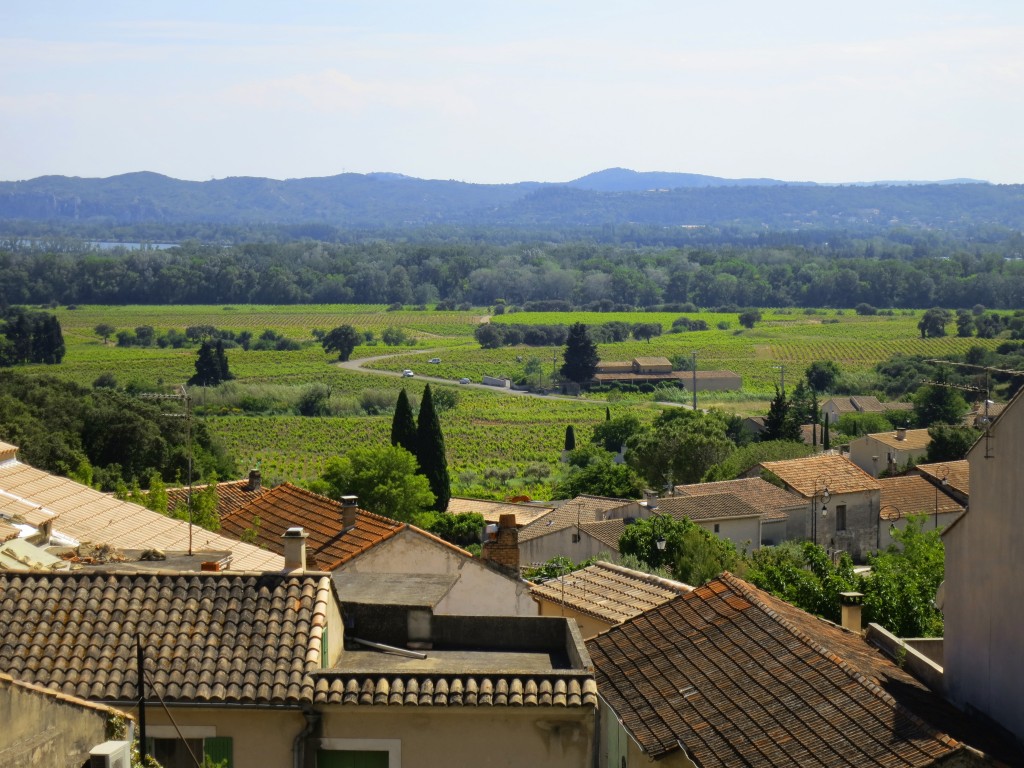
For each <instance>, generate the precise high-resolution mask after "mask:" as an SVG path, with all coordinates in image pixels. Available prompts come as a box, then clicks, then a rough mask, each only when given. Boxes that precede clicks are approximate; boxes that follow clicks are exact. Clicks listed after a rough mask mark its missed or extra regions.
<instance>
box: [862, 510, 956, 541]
mask: <svg viewBox="0 0 1024 768" xmlns="http://www.w3.org/2000/svg"><path fill="white" fill-rule="evenodd" d="M888 511H889V510H886V512H888ZM959 516H960V513H959V512H942V513H940V514H939V515H938V528H939V530H942V529H943V528H945V527H946V526H948V525H949V524H950V523H952V522H953V521H954V520H956V519H957V517H959ZM935 519H936V516H935V515H934V514H926V515H925V520H924V528H923V530H925V531H931V530H934V529H935V527H936V526H935ZM890 525H895V526H896V527H897V528H899V529H900V530H901V531H902V530H903V529H904V528H906V527H907V519H906V518H905V517H904V518H901V519H899V520H896V521H895V522H893V521H891V520H883V521H882V529H881V531H880V533H881V537H880V540H879V547H878V548H879V549H885V548H887V547H888V546H889V545H890V544H892V534H891V533H890V532H889V526H890Z"/></svg>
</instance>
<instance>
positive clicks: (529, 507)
mask: <svg viewBox="0 0 1024 768" xmlns="http://www.w3.org/2000/svg"><path fill="white" fill-rule="evenodd" d="M553 509H554V507H548V506H538V505H536V504H513V503H510V502H507V501H487V500H485V499H464V498H455V497H453V498H451V499H450V500H449V501H448V511H449V512H451V513H453V514H466V513H470V512H475V513H477V514H478V515H483V518H484V522H485V523H494V524H497V523H498V522H499V521H500V518H501V516H502V515H515V516H516V525H517V526H519V527H520V528H522V527H523V526H525V525H529V524H530V523H532V522H533V521H534V520H536V519H538V518H540V517H544V515H546V514H548V512H551V511H552V510H553Z"/></svg>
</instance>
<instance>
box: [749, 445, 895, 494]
mask: <svg viewBox="0 0 1024 768" xmlns="http://www.w3.org/2000/svg"><path fill="white" fill-rule="evenodd" d="M761 466H762V467H763V468H764V469H766V470H768V471H769V472H771V473H772V474H773V475H775V476H776V477H778V478H779V479H780V480H782V482H784V483H785V484H786V485H788V486H789V487H790V488H792V489H793V490H794V491H796V492H797V493H799V494H800V495H801V496H803V497H804V498H805V499H809V498H811V497H812V496H813V495H814V494H815V493H820V492H821V490H822V488H823V487H824V486H825V485H827V486H828V490H829V493H831V494H832V495H833V496H834V495H835V494H837V493H855V492H857V491H876V490H878V489H879V485H878V481H877V480H876V479H875V478H873V477H872V476H871V475H869V474H868V473H867V472H865V471H864V470H863V469H861V468H860V467H858V466H857V465H856V464H854V463H853V462H852V461H850V460H849V459H847V458H846V457H845V456H839V455H836V454H829V453H823V454H818V455H817V456H808V457H806V458H803V459H787V460H785V461H764V462H761Z"/></svg>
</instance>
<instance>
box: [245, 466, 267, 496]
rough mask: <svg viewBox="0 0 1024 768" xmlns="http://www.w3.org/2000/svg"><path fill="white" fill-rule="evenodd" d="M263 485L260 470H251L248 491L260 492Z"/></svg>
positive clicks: (246, 488) (246, 487)
mask: <svg viewBox="0 0 1024 768" xmlns="http://www.w3.org/2000/svg"><path fill="white" fill-rule="evenodd" d="M262 483H263V474H262V473H261V472H260V471H259V470H258V469H250V470H249V484H248V485H247V486H245V490H247V491H258V490H259V489H260V485H262Z"/></svg>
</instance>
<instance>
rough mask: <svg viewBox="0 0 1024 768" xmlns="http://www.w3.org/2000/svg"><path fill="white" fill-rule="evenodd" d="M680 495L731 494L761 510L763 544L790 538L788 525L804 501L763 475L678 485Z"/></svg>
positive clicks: (676, 488)
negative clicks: (768, 480) (792, 515)
mask: <svg viewBox="0 0 1024 768" xmlns="http://www.w3.org/2000/svg"><path fill="white" fill-rule="evenodd" d="M673 492H674V493H675V494H676V495H677V496H709V495H715V494H720V493H728V494H731V495H732V496H735V497H736V498H738V499H740V500H742V501H743V502H745V503H746V504H749V505H750V506H751V507H753V508H754V509H756V510H757V511H758V512H760V513H761V545H762V546H770V545H773V544H779V543H780V542H783V541H785V540H786V538H787V537H786V526H787V523H788V521H789V516H790V514H791V513H793V514H796V515H798V516H800V517H802V516H803V515H804V513H805V506H806V505H805V504H804V502H803V500H802V499H801V498H800V497H799V496H797V495H795V494H793V493H790V492H789V491H787V490H785V489H783V488H779V487H778V486H777V485H772V484H771V483H769V482H767V481H766V480H764V479H763V478H760V477H741V478H739V479H737V480H720V481H717V482H714V483H693V484H691V485H677V486H676V487H675V488H674V489H673Z"/></svg>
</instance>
